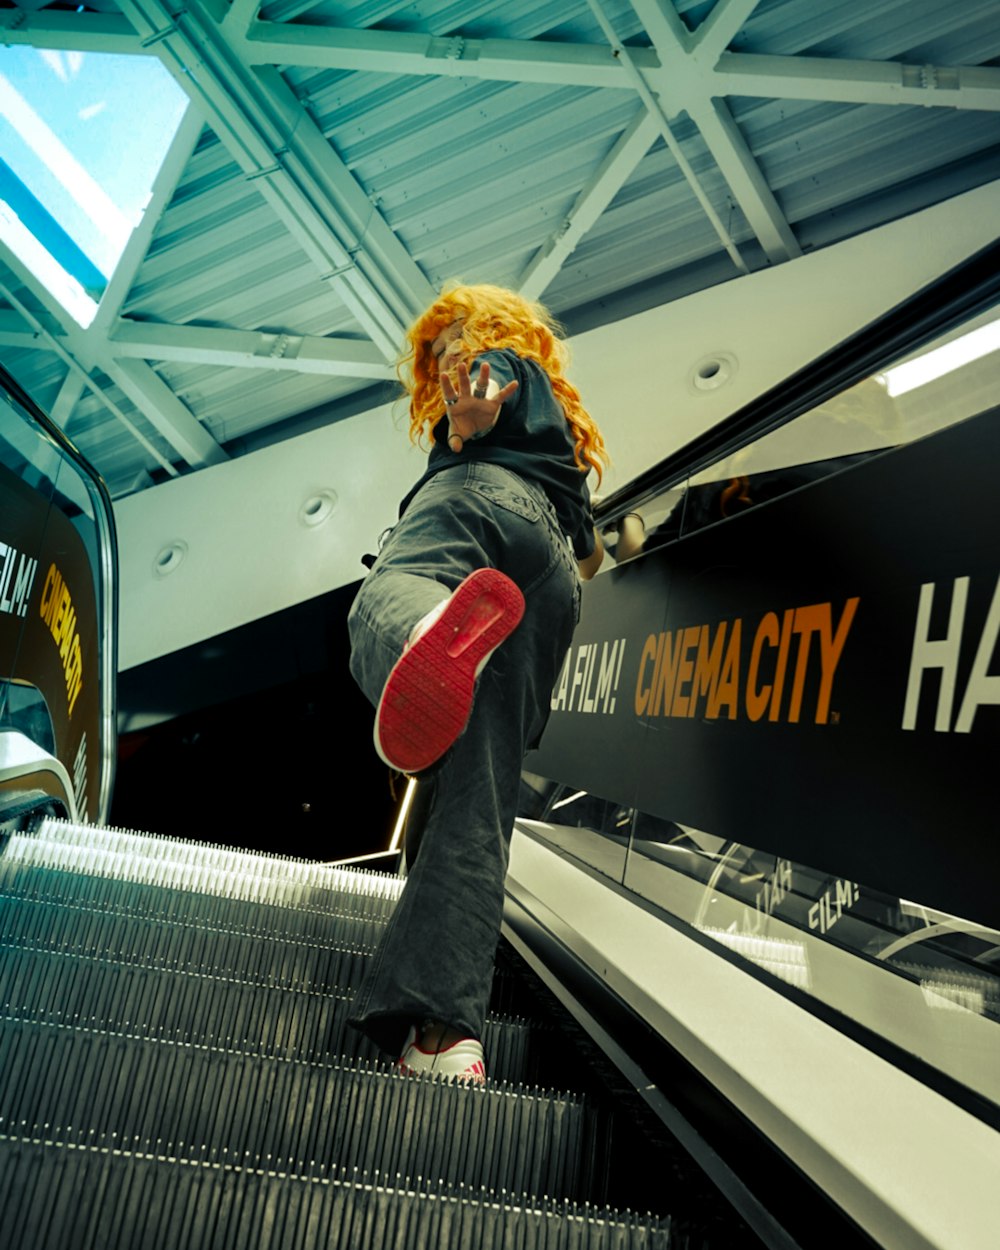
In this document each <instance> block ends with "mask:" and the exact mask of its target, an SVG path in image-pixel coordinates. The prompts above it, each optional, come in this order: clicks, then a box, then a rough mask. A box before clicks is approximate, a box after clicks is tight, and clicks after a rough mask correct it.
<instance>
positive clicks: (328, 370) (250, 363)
mask: <svg viewBox="0 0 1000 1250" xmlns="http://www.w3.org/2000/svg"><path fill="white" fill-rule="evenodd" d="M110 347H111V351H112V352H113V353H114V355H115V356H116V357H118V358H131V359H139V360H173V361H179V362H181V363H185V364H199V365H218V366H219V367H221V368H232V369H270V370H284V371H288V372H292V373H313V374H322V375H325V376H327V377H353V378H367V379H370V380H374V381H391V380H393V379H394V378H395V376H396V374H395V371H394V369H393V368H392V366H391V365H389V364H387V363H386V361H385V359H384V357H383V356H382V354H381V353H380V352H379V350H378V348H376V347H375V345H374V343H370V342H362V341H359V340H357V339H334V338H322V337H320V336H318V335H303V334H268V333H258V332H256V331H252V330H229V329H219V328H216V327H212V326H194V325H165V324H162V323H154V322H143V321H119V322H118V324H117V325H116V326H115V327H114V329H113V330H112V332H111V343H110Z"/></svg>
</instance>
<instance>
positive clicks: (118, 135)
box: [0, 47, 187, 325]
mask: <svg viewBox="0 0 1000 1250" xmlns="http://www.w3.org/2000/svg"><path fill="white" fill-rule="evenodd" d="M186 106H187V96H186V95H185V94H184V93H183V92H182V91H181V89H180V87H178V86H177V84H176V83H175V82H174V80H173V79H172V78H171V77H170V75H169V74H168V73H167V71H166V70H165V69H164V68H163V66H162V65H161V64H160V63H159V61H157V60H156V58H155V57H147V56H135V57H127V56H112V55H110V54H107V53H94V52H86V53H84V52H67V51H57V50H48V49H38V48H27V47H13V48H0V238H2V239H3V242H5V243H6V244H7V245H8V246H9V247H11V248H12V250H14V251H15V252H16V253H17V254H18V256H19V257H20V259H21V260H22V262H23V263H24V264H26V265H28V266H29V268H31V269H32V270H33V272H35V274H36V276H37V277H38V278H39V279H40V280H41V281H42V282H44V283H45V285H46V286H47V287H48V289H49V290H50V291H52V293H53V294H54V295H56V296H57V298H59V299H60V301H61V302H62V303H63V304H64V306H65V307H67V308H68V309H69V311H70V312H71V313H72V314H73V316H74V317H75V319H76V320H77V321H80V322H81V324H85V325H86V324H89V322H90V321H91V320H92V319H93V314H94V312H96V301H97V300H99V299H100V295H101V293H102V291H103V289H104V287H105V286H106V285H107V280H108V279H109V278H110V277H111V275H112V273H113V272H114V268H115V265H116V264H117V263H118V260H119V258H120V257H121V254H122V251H123V250H124V248H125V245H126V243H127V242H128V239H129V235H130V234H131V232H132V230H133V229H134V228H135V226H136V225H138V223H139V221H140V220H141V218H142V213H143V210H144V208H145V206H146V204H147V203H148V201H149V194H150V189H151V187H152V184H153V182H154V180H155V178H156V174H157V172H158V170H159V168H160V166H161V164H162V163H163V158H164V156H165V155H166V152H167V149H168V148H169V146H170V142H171V140H172V139H173V137H174V135H175V133H176V131H177V127H178V126H179V125H180V122H181V118H182V117H183V115H184V110H185V108H186ZM43 252H44V254H43Z"/></svg>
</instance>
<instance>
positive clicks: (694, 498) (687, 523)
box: [609, 308, 1000, 562]
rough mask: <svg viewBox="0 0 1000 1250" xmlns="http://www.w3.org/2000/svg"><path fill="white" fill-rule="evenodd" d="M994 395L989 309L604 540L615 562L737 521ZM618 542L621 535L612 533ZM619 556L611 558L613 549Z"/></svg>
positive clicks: (966, 413) (996, 358)
mask: <svg viewBox="0 0 1000 1250" xmlns="http://www.w3.org/2000/svg"><path fill="white" fill-rule="evenodd" d="M998 393H1000V313H998V310H997V309H996V308H994V309H991V310H989V311H988V312H986V313H983V314H981V315H980V316H978V317H975V318H972V319H970V320H969V321H968V322H966V323H965V324H963V325H962V326H960V327H959V328H958V329H955V330H952V331H950V332H949V333H947V334H944V335H941V336H939V337H938V338H936V339H934V340H932V341H931V342H930V343H928V344H927V345H926V346H924V347H922V348H920V349H918V350H917V351H915V352H911V353H909V354H908V355H907V356H905V357H903V358H901V359H900V360H898V361H894V362H892V363H890V364H888V365H887V366H886V367H885V368H884V369H883V370H882V371H881V372H879V373H877V374H875V375H873V376H872V377H869V378H865V379H864V380H863V381H861V382H859V383H858V384H857V385H855V386H852V387H849V388H848V389H846V390H844V391H842V392H841V393H840V394H837V395H834V396H832V397H831V398H830V399H827V400H824V402H823V403H821V404H819V405H818V406H817V407H816V408H813V409H811V410H810V411H808V412H805V413H803V414H802V415H801V416H799V417H796V418H795V419H794V420H792V421H789V422H788V423H787V424H785V425H782V426H780V427H779V428H778V429H776V430H773V431H772V432H771V433H769V434H766V435H764V436H763V437H761V438H759V439H757V440H756V441H755V442H753V443H750V444H748V445H747V446H746V447H741V448H740V449H739V450H738V451H736V452H734V453H733V454H732V455H730V456H727V457H726V458H725V459H724V460H720V461H718V462H716V463H715V464H712V465H709V466H708V467H706V468H704V469H702V470H701V471H700V472H698V473H696V474H695V475H693V476H692V477H691V478H690V479H689V480H688V482H687V483H686V487H685V486H684V485H678V486H674V487H672V488H671V489H670V490H668V491H666V492H664V493H663V494H662V495H661V496H659V497H658V498H656V499H653V500H650V501H649V502H648V503H645V504H643V506H642V509H641V516H642V520H643V521H644V523H645V534H644V535H643V534H642V532H641V527H640V526H639V525H638V524H637V523H633V525H632V529H633V531H635V532H634V534H633V535H632V539H631V541H628V542H619V541H618V538H617V535H615V534H611V535H609V549H610V550H611V551H612V554H614V555H615V558H616V559H618V560H619V562H620V561H621V560H622V559H625V558H630V557H631V556H633V555H636V554H638V553H639V551H649V550H652V549H653V548H654V547H662V546H664V545H665V544H668V543H670V542H673V541H675V540H676V539H678V538H680V537H682V536H683V535H685V534H689V533H693V532H694V531H695V530H698V529H703V528H704V527H705V526H708V525H713V524H717V523H718V522H720V521H724V520H728V519H729V518H731V517H734V516H738V515H739V514H740V513H741V512H743V511H745V510H746V509H748V508H752V507H755V506H757V505H758V504H762V503H768V502H769V501H771V500H772V499H777V498H779V497H780V496H782V495H785V494H787V493H788V492H789V491H792V490H796V489H798V488H799V487H802V486H807V485H809V484H810V483H812V482H815V481H818V480H820V479H821V478H824V477H827V476H829V475H831V474H833V473H840V472H842V471H843V470H845V469H849V468H852V467H853V466H855V465H857V464H859V463H861V462H862V461H864V460H866V459H868V458H869V457H870V456H872V455H875V454H878V453H879V452H884V451H888V450H891V449H892V448H894V447H898V446H901V445H903V444H906V443H910V442H913V441H914V440H915V439H918V438H923V437H924V436H925V435H928V434H933V433H935V432H936V431H939V430H942V429H945V428H947V427H948V426H950V425H954V424H956V423H957V422H959V421H963V420H965V419H967V418H968V417H972V416H976V415H977V414H979V413H981V412H984V411H985V410H986V409H988V408H990V407H992V406H993V405H994V404H996V402H997V395H998ZM622 533H623V535H626V536H627V533H628V531H627V530H626V529H624V528H623V529H622ZM619 546H620V547H621V551H620V552H619V551H618V547H619Z"/></svg>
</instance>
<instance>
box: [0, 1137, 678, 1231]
mask: <svg viewBox="0 0 1000 1250" xmlns="http://www.w3.org/2000/svg"><path fill="white" fill-rule="evenodd" d="M0 1210H2V1211H3V1212H4V1233H5V1235H6V1237H7V1239H8V1242H9V1244H11V1245H26V1246H31V1247H32V1250H98V1248H99V1250H131V1248H132V1247H135V1246H138V1245H141V1246H142V1247H143V1250H175V1247H177V1246H184V1247H185V1250H298V1248H300V1247H301V1248H302V1250H307V1248H308V1250H311V1248H312V1247H316V1246H322V1247H324V1250H356V1248H357V1247H360V1246H373V1247H378V1248H379V1250H430V1248H431V1247H434V1248H435V1250H437V1248H438V1247H462V1248H463V1250H464V1247H472V1246H474V1247H477V1250H478V1248H480V1247H482V1248H483V1250H668V1247H669V1246H670V1245H671V1227H670V1221H669V1219H656V1218H652V1217H649V1216H640V1215H633V1214H631V1213H628V1212H626V1213H624V1214H622V1213H620V1212H608V1211H603V1210H596V1209H594V1208H591V1207H589V1206H586V1205H584V1206H579V1205H576V1204H573V1203H568V1202H563V1201H557V1200H552V1199H548V1198H544V1197H543V1198H532V1199H529V1200H523V1199H517V1198H514V1199H511V1197H510V1196H509V1195H506V1194H503V1193H496V1192H493V1191H490V1190H476V1189H471V1188H468V1187H465V1186H461V1185H459V1186H438V1185H435V1186H431V1185H428V1184H427V1183H425V1182H423V1181H421V1180H419V1179H418V1180H416V1181H413V1182H411V1181H409V1180H406V1179H404V1178H401V1177H391V1178H388V1177H379V1176H376V1175H369V1176H366V1175H365V1174H364V1173H362V1172H358V1171H348V1170H334V1171H332V1172H331V1171H330V1170H328V1169H317V1170H315V1171H314V1170H312V1169H310V1170H309V1171H306V1172H303V1173H293V1172H289V1171H288V1170H286V1169H285V1168H284V1167H283V1166H282V1165H281V1164H280V1163H278V1164H277V1165H276V1164H275V1161H271V1160H261V1161H256V1162H255V1163H253V1164H251V1163H249V1162H248V1163H247V1164H246V1165H243V1166H238V1167H234V1166H232V1165H231V1164H229V1163H227V1162H224V1161H222V1160H220V1159H218V1158H217V1157H215V1156H213V1155H212V1154H211V1153H207V1152H206V1153H203V1152H200V1151H198V1150H185V1152H184V1153H183V1154H178V1155H169V1154H167V1153H166V1151H164V1150H163V1149H161V1148H160V1147H159V1146H158V1145H157V1144H156V1143H141V1144H139V1145H138V1146H135V1145H130V1146H127V1147H123V1146H122V1145H121V1144H120V1143H119V1142H118V1140H117V1139H116V1138H113V1137H107V1138H103V1139H101V1138H96V1137H94V1136H91V1135H88V1134H76V1133H72V1132H70V1131H66V1132H65V1133H63V1132H61V1131H60V1130H54V1129H46V1130H45V1132H44V1134H42V1135H33V1134H30V1133H25V1134H17V1135H9V1134H8V1135H2V1134H0Z"/></svg>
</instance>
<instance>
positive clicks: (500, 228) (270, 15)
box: [0, 0, 1000, 498]
mask: <svg viewBox="0 0 1000 1250" xmlns="http://www.w3.org/2000/svg"><path fill="white" fill-rule="evenodd" d="M0 34H2V41H3V42H4V43H6V44H27V45H31V46H35V47H39V48H58V49H73V50H84V51H88V50H89V51H106V52H118V53H122V54H124V55H129V56H156V57H159V58H160V59H161V60H162V61H163V63H164V64H165V65H166V66H167V68H168V69H169V70H170V72H171V73H172V74H174V75H175V77H176V78H177V81H178V82H179V83H180V84H181V85H182V86H183V88H184V90H185V91H186V92H187V93H188V94H189V96H190V98H191V102H192V103H191V107H190V109H189V112H188V118H187V121H186V122H185V123H184V125H182V127H181V130H180V132H179V133H178V135H177V137H176V139H175V140H174V143H173V145H172V147H171V149H170V152H169V153H168V156H167V159H166V161H165V163H164V166H163V168H162V170H161V174H160V177H159V179H158V181H157V184H156V186H155V188H154V194H153V198H152V201H151V204H150V206H149V208H148V210H147V212H146V216H145V218H144V220H143V222H142V224H141V226H140V227H139V228H138V230H137V231H136V233H135V235H134V236H133V239H132V242H131V243H130V245H129V247H128V248H127V249H126V253H125V256H124V257H123V260H122V262H121V264H120V265H119V268H118V271H117V272H116V274H115V275H114V277H113V279H112V280H111V283H110V285H109V287H108V290H107V292H106V293H105V295H104V298H103V300H102V303H101V306H100V309H99V312H98V315H97V317H96V319H95V321H94V323H93V324H92V325H91V326H90V327H89V329H87V330H85V331H84V330H81V329H80V328H79V327H77V326H75V325H74V324H73V322H72V321H71V319H70V318H69V317H68V316H67V314H65V313H64V312H63V311H62V310H61V309H60V308H59V307H58V305H56V304H55V303H54V301H53V300H52V299H51V298H50V297H49V296H48V295H47V294H46V293H45V292H44V290H43V289H42V288H41V286H40V285H39V284H38V283H37V282H36V281H35V280H34V279H33V278H32V277H31V276H30V274H28V273H27V272H26V270H25V269H24V267H23V266H22V265H21V264H20V262H18V261H17V260H16V259H15V258H14V257H13V256H12V255H11V254H10V253H8V252H7V251H6V250H4V249H2V248H0V351H2V355H3V360H4V363H5V364H6V365H7V367H8V368H9V370H10V371H11V372H12V373H13V374H14V375H15V377H17V378H18V380H19V381H20V382H21V384H22V385H23V386H25V388H26V389H27V390H28V391H29V392H30V393H32V395H33V396H34V398H35V399H36V400H37V401H38V402H39V403H41V404H42V406H43V407H45V408H47V409H48V410H49V411H50V412H52V413H53V415H54V416H55V419H56V420H57V421H58V422H59V423H60V424H61V425H62V426H63V428H64V429H65V430H66V431H67V433H68V434H69V436H70V437H71V438H72V439H73V440H74V441H75V442H76V443H77V444H78V446H79V447H80V448H81V450H82V451H83V452H84V453H85V454H86V455H87V456H88V457H89V458H90V459H91V460H92V462H93V463H94V464H95V465H96V466H97V468H98V469H99V470H100V471H101V473H102V474H103V475H104V477H105V479H106V480H107V481H108V483H109V486H110V487H111V490H112V492H113V494H115V495H116V496H117V497H119V498H120V497H123V496H125V495H128V494H130V493H133V492H136V491H139V490H144V489H149V488H153V487H155V486H157V485H158V484H160V483H163V482H166V481H168V480H169V479H171V478H175V477H178V476H182V475H185V474H189V473H190V472H192V471H193V470H198V469H202V468H204V467H206V466H210V465H213V464H221V463H224V462H226V461H227V460H230V459H233V458H237V457H240V456H244V455H247V454H250V453H252V452H253V451H255V450H258V449H260V448H263V447H266V446H272V445H273V444H274V443H276V442H278V441H281V440H283V439H286V438H288V437H290V436H293V435H296V434H301V433H304V432H307V431H309V430H311V429H316V428H319V427H322V426H325V425H329V424H331V423H333V422H338V421H340V420H343V419H345V418H348V417H354V416H357V415H358V414H363V413H367V412H374V411H377V410H379V409H380V407H381V406H382V405H383V404H384V403H385V401H386V400H387V399H388V398H391V396H392V394H393V390H394V385H395V384H394V380H393V379H394V370H393V363H394V358H395V353H396V351H397V349H398V347H399V344H400V339H401V333H402V328H403V326H404V325H405V324H406V323H407V322H408V321H409V320H410V319H411V318H412V317H413V316H414V315H415V314H416V313H417V312H418V311H419V310H420V308H421V307H422V306H423V305H424V304H425V302H426V301H428V299H429V298H430V297H431V295H432V294H433V292H434V291H435V290H436V289H437V288H438V287H439V286H440V284H441V283H442V282H443V281H445V280H447V279H450V278H459V279H464V280H471V281H492V282H498V283H501V284H504V285H508V286H514V287H517V288H519V289H521V290H524V291H526V292H527V293H529V294H530V295H532V296H536V297H541V298H542V299H544V300H545V301H546V302H547V303H549V304H550V306H551V307H552V308H553V309H554V311H556V313H557V314H559V315H560V316H561V317H562V318H563V320H564V321H565V322H566V324H567V326H568V328H569V329H570V330H571V331H572V332H576V333H580V332H583V331H586V330H591V329H594V328H595V327H599V326H601V325H603V324H606V323H609V322H613V321H617V320H619V319H621V318H622V317H625V316H628V315H630V314H634V313H637V312H641V311H642V310H644V309H647V308H653V307H657V306H659V305H662V304H665V303H668V302H670V301H674V300H677V299H678V298H680V297H682V296H685V295H688V294H691V293H692V292H696V291H700V290H704V289H705V288H707V287H711V286H715V285H717V284H720V283H724V282H726V281H727V280H729V279H732V278H736V277H738V276H740V275H741V274H746V273H750V272H756V271H759V270H762V269H765V268H769V267H773V266H780V265H782V264H784V263H785V262H787V261H789V260H792V259H794V258H796V257H799V256H801V255H802V254H803V253H808V252H810V251H814V250H817V249H821V248H823V247H825V246H826V245H829V244H831V243H835V242H837V241H839V240H842V239H845V238H847V237H850V236H852V235H855V234H857V233H859V232H861V231H864V230H868V229H870V228H871V227H873V226H877V225H879V224H882V223H885V222H889V221H892V220H894V219H897V218H899V217H902V216H905V215H907V214H910V213H913V212H916V211H917V210H919V209H922V208H926V207H927V206H929V205H932V204H935V203H939V202H941V201H943V200H947V199H949V198H950V197H953V196H955V195H957V194H959V193H961V192H963V191H967V190H969V189H971V188H974V187H977V186H980V185H982V184H984V183H986V182H989V181H991V180H992V179H995V178H997V177H1000V126H998V117H997V113H998V111H1000V68H998V64H1000V60H998V58H1000V7H998V6H997V4H996V0H963V2H962V3H959V4H952V5H944V4H941V3H940V0H827V2H826V3H823V4H817V3H816V0H717V2H716V3H708V2H694V0H676V2H675V3H670V0H631V2H628V0H579V2H576V0H547V2H546V0H541V2H539V0H534V2H532V0H463V3H461V4H456V3H454V2H453V0H422V2H418V3H409V4H405V3H398V2H395V3H394V2H392V0H354V2H350V0H348V2H343V3H341V2H338V0H320V2H319V3H313V2H311V0H273V2H272V3H265V4H264V5H263V6H259V5H258V3H257V0H234V2H233V3H232V4H226V3H224V2H222V0H184V2H183V3H181V0H120V3H117V4H116V3H114V2H113V0H92V3H90V4H86V5H83V6H81V7H80V8H66V7H62V6H59V5H49V4H45V3H35V2H34V0H27V2H23V0H22V3H20V4H17V5H14V6H12V7H4V8H2V9H0ZM0 53H2V49H0ZM137 107H141V102H137ZM0 156H2V131H0ZM351 428H352V429H355V428H356V430H357V437H358V438H361V439H363V438H364V437H365V432H364V421H363V419H360V420H358V421H356V422H353V423H352V427H351ZM347 448H348V450H347V452H346V453H345V454H346V455H347V456H348V457H349V456H350V439H348V440H347Z"/></svg>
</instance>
